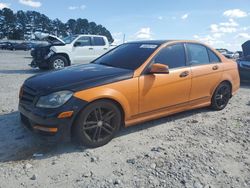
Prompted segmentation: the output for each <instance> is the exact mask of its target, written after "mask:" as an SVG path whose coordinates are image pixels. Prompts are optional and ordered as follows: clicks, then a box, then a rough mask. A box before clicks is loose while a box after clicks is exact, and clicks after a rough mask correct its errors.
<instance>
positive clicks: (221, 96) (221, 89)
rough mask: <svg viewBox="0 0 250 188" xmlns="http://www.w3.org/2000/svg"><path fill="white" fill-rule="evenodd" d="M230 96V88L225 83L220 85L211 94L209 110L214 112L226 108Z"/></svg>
mask: <svg viewBox="0 0 250 188" xmlns="http://www.w3.org/2000/svg"><path fill="white" fill-rule="evenodd" d="M231 95H232V89H231V86H230V85H229V84H228V83H226V82H223V83H221V84H220V85H219V86H218V87H217V88H216V90H215V92H214V94H213V97H212V101H211V108H212V109H214V110H223V109H224V108H225V107H226V106H227V103H228V101H229V99H230V98H231Z"/></svg>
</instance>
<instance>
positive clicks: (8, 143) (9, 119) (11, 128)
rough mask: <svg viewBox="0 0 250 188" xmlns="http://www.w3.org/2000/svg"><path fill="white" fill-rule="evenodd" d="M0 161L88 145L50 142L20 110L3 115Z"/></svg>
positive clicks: (125, 131)
mask: <svg viewBox="0 0 250 188" xmlns="http://www.w3.org/2000/svg"><path fill="white" fill-rule="evenodd" d="M208 111H210V110H209V109H207V108H202V109H196V110H190V111H187V112H182V113H179V114H175V115H171V116H167V117H164V118H160V119H157V120H152V121H149V122H146V123H141V124H138V125H136V126H131V127H128V128H121V130H120V132H119V133H118V135H117V136H116V137H122V136H126V135H128V134H131V133H135V132H140V131H142V130H145V129H149V128H152V127H155V126H159V125H161V124H163V123H168V122H171V121H175V120H177V119H183V118H186V117H189V116H192V115H193V114H197V113H204V112H208ZM0 129H1V130H2V131H0V162H11V161H22V160H28V159H32V158H36V157H34V154H39V155H40V154H42V156H39V157H38V158H36V159H44V158H50V157H53V156H59V155H61V154H64V153H74V152H83V151H85V150H86V149H87V148H85V147H79V146H76V145H75V144H73V143H72V142H69V141H64V142H59V143H56V144H48V142H45V141H43V140H41V139H39V138H38V137H37V135H35V134H33V133H31V132H30V131H29V130H27V129H26V128H25V127H24V126H23V125H22V124H21V123H20V117H19V113H18V112H11V113H9V114H3V115H0Z"/></svg>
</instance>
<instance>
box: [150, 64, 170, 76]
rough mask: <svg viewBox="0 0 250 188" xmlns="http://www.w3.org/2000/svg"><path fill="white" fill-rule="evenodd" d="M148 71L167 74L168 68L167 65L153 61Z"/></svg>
mask: <svg viewBox="0 0 250 188" xmlns="http://www.w3.org/2000/svg"><path fill="white" fill-rule="evenodd" d="M149 72H150V73H152V74H168V73H169V68H168V66H167V65H164V64H160V63H155V64H153V65H152V66H151V68H150V71H149Z"/></svg>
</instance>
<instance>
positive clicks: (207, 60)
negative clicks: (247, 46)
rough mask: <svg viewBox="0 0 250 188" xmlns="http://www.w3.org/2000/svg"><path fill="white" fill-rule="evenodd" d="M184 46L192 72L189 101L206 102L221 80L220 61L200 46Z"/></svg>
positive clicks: (189, 44)
mask: <svg viewBox="0 0 250 188" xmlns="http://www.w3.org/2000/svg"><path fill="white" fill-rule="evenodd" d="M185 46H186V51H187V55H188V63H189V64H190V65H191V71H192V88H191V93H190V101H195V100H203V99H204V100H207V99H209V98H210V97H211V95H212V93H213V91H214V89H215V88H216V86H217V85H218V84H219V82H220V80H221V76H222V69H223V67H222V66H221V65H222V64H221V60H220V59H219V57H218V56H217V55H216V54H215V53H214V52H213V51H212V50H210V49H209V48H207V47H206V46H203V45H201V44H195V43H186V44H185Z"/></svg>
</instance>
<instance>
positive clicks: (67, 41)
mask: <svg viewBox="0 0 250 188" xmlns="http://www.w3.org/2000/svg"><path fill="white" fill-rule="evenodd" d="M76 37H77V35H73V36H68V37H65V38H63V39H62V40H63V41H64V42H65V44H70V43H71V42H73V40H75V39H76Z"/></svg>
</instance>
